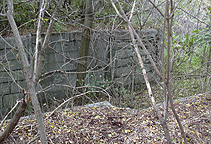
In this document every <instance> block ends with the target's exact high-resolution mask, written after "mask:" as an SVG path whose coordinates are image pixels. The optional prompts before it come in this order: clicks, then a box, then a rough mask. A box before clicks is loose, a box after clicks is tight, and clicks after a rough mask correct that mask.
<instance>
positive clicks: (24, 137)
mask: <svg viewBox="0 0 211 144" xmlns="http://www.w3.org/2000/svg"><path fill="white" fill-rule="evenodd" d="M174 104H175V107H176V111H177V113H178V115H179V117H180V120H181V122H182V124H183V126H184V129H185V133H186V136H187V140H188V143H193V144H196V143H200V144H203V143H211V140H210V138H211V93H206V94H199V95H196V96H193V97H191V98H185V99H183V100H182V101H175V102H174ZM160 110H163V108H162V107H160ZM48 115H49V114H46V115H45V116H44V117H45V118H46V119H45V126H46V131H47V137H48V140H49V143H52V144H53V143H56V144H58V143H60V144H63V143H64V144H71V143H73V144H77V143H81V144H89V143H90V144H91V143H96V144H112V143H113V144H114V143H118V144H126V143H127V144H132V143H134V144H135V143H159V144H160V143H166V139H165V136H164V132H163V129H162V126H161V125H160V123H159V120H158V118H157V116H156V114H155V112H154V110H153V108H148V109H145V110H132V109H121V108H116V107H103V108H98V107H92V108H87V107H78V108H74V109H69V110H62V111H56V112H55V113H54V114H53V115H51V116H50V117H48ZM167 123H168V126H169V131H170V135H171V138H172V142H173V143H182V142H183V139H182V137H181V133H180V130H179V127H178V124H177V122H176V120H175V118H174V116H173V114H172V112H171V110H170V109H169V113H168V120H167ZM6 125H7V124H6V123H5V124H4V126H3V127H2V128H1V130H2V129H4V128H5V126H6ZM37 133H38V130H37V125H36V120H35V119H34V117H33V116H29V117H27V118H22V119H21V120H20V121H19V123H18V125H17V126H16V128H15V130H14V131H13V133H12V134H11V135H10V136H9V138H8V139H7V140H6V141H5V144H6V143H10V144H11V143H18V144H21V143H24V144H25V143H40V140H39V136H38V134H37Z"/></svg>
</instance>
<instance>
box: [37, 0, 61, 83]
mask: <svg viewBox="0 0 211 144" xmlns="http://www.w3.org/2000/svg"><path fill="white" fill-rule="evenodd" d="M62 3H63V0H60V1H59V2H58V4H57V7H56V9H55V11H54V12H53V15H52V17H51V20H50V24H49V26H48V29H47V33H46V36H45V39H44V42H43V44H42V47H41V51H40V54H39V58H38V66H37V69H36V72H35V75H34V77H35V78H34V79H35V81H34V82H35V85H37V82H38V81H39V78H40V76H41V71H42V68H43V65H44V56H45V51H46V49H47V48H48V43H49V39H50V34H51V32H52V30H53V26H54V23H55V19H54V17H56V16H57V14H58V9H59V8H60V7H61V5H62Z"/></svg>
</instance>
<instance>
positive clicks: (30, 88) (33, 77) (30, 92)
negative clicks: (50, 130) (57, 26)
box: [0, 0, 62, 143]
mask: <svg viewBox="0 0 211 144" xmlns="http://www.w3.org/2000/svg"><path fill="white" fill-rule="evenodd" d="M46 3H47V1H44V0H43V1H42V2H41V5H40V11H39V16H38V19H39V20H38V26H37V39H36V40H37V43H36V47H35V64H34V73H32V71H33V70H32V69H31V66H30V64H29V61H28V58H27V54H26V52H25V50H24V45H23V42H22V40H21V37H20V34H19V31H18V27H17V25H16V22H15V20H14V17H13V11H14V9H13V1H12V0H8V1H7V7H8V8H7V9H8V10H7V13H6V16H7V19H8V21H9V23H10V26H11V28H12V31H13V34H14V37H15V41H16V45H17V47H18V50H19V53H20V58H21V62H22V66H23V72H24V75H25V79H26V84H27V90H24V89H23V93H24V97H23V100H22V102H21V104H20V106H19V108H18V110H17V111H16V113H15V115H14V116H13V118H12V119H11V120H10V123H9V124H8V126H7V127H6V129H5V131H4V132H3V133H1V135H0V142H2V141H4V139H6V138H7V137H8V136H9V134H10V133H11V132H12V131H13V129H14V128H15V126H16V125H17V123H18V121H19V119H20V117H21V116H22V114H23V112H24V111H25V109H26V107H27V105H28V103H29V100H31V101H32V104H33V108H34V111H35V116H36V119H37V123H38V128H39V134H40V138H41V141H42V143H48V141H47V137H46V132H45V125H44V121H43V117H42V112H41V108H40V104H39V101H38V99H37V93H36V85H37V82H38V80H39V78H40V75H41V71H42V68H43V63H44V54H45V50H46V48H47V46H48V42H49V37H50V34H51V32H52V28H53V25H54V22H55V17H56V14H57V9H58V8H59V7H60V6H61V4H62V1H59V2H58V7H57V8H56V10H55V11H54V14H53V16H52V18H51V21H50V24H49V27H48V30H47V34H46V36H45V39H44V42H43V45H42V48H41V52H40V54H39V58H38V44H39V42H40V27H41V18H42V16H43V11H44V9H45V4H46Z"/></svg>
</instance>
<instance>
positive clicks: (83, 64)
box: [76, 0, 94, 91]
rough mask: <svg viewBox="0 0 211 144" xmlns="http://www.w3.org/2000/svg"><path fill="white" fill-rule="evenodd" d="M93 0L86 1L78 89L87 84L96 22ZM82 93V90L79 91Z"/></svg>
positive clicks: (78, 68) (78, 69)
mask: <svg viewBox="0 0 211 144" xmlns="http://www.w3.org/2000/svg"><path fill="white" fill-rule="evenodd" d="M92 3H93V2H92V0H86V11H85V21H84V26H85V27H84V28H83V31H82V39H81V47H80V51H79V57H80V60H79V63H78V67H77V72H79V73H78V74H77V81H76V87H81V86H83V85H84V84H85V78H86V73H80V72H85V71H86V70H87V56H88V52H89V46H90V42H91V29H92V26H93V21H94V13H93V5H92ZM79 91H80V89H79Z"/></svg>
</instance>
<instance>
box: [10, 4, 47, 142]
mask: <svg viewBox="0 0 211 144" xmlns="http://www.w3.org/2000/svg"><path fill="white" fill-rule="evenodd" d="M12 11H13V1H12V0H8V12H7V18H8V21H9V23H10V26H11V28H12V31H13V34H14V37H15V42H16V45H17V47H18V50H19V54H20V58H21V62H22V66H23V72H24V76H25V79H26V84H27V89H28V94H29V96H30V98H31V101H32V105H33V108H34V111H35V116H36V119H37V123H38V129H39V134H40V138H41V141H42V143H43V144H46V143H48V141H47V137H46V132H45V125H44V121H43V117H42V111H41V108H40V105H39V101H38V99H37V95H36V90H35V85H34V82H33V80H32V73H31V69H30V65H29V62H28V59H27V55H26V53H25V50H24V45H23V42H22V40H21V37H20V34H19V31H18V28H17V25H16V23H15V20H14V17H13V15H12ZM16 124H17V123H16Z"/></svg>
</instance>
